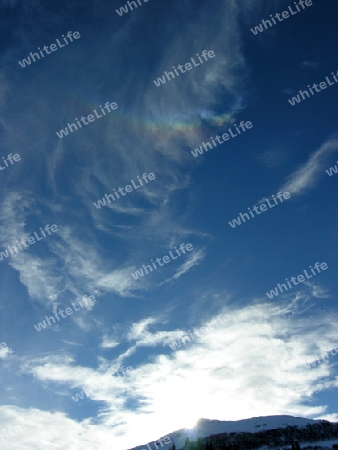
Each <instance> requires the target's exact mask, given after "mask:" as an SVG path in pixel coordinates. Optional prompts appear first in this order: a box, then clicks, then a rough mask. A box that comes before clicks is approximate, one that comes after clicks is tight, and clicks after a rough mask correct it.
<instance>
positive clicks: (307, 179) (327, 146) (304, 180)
mask: <svg viewBox="0 0 338 450" xmlns="http://www.w3.org/2000/svg"><path fill="white" fill-rule="evenodd" d="M337 150H338V139H329V140H328V141H326V142H325V143H324V144H323V145H322V146H321V147H320V148H319V149H318V150H316V151H315V152H314V153H312V155H311V156H310V157H309V159H308V160H307V161H306V162H305V163H303V164H302V165H301V166H300V167H299V168H298V169H297V170H295V171H294V172H293V173H292V174H291V175H290V176H289V177H288V179H287V181H286V182H285V183H284V185H283V186H282V187H281V188H280V189H279V190H280V191H288V192H289V193H290V194H291V195H301V194H303V193H305V192H306V191H307V190H309V189H311V188H312V187H314V185H315V184H316V182H317V181H318V179H319V177H320V175H323V173H322V172H323V171H324V164H325V163H326V162H327V157H328V155H330V154H331V153H333V152H335V151H337ZM324 173H325V172H324Z"/></svg>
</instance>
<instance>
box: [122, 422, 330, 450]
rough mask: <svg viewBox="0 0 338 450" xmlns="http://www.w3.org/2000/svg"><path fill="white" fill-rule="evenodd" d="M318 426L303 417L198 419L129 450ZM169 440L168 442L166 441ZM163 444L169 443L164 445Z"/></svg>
mask: <svg viewBox="0 0 338 450" xmlns="http://www.w3.org/2000/svg"><path fill="white" fill-rule="evenodd" d="M316 423H318V424H320V423H322V420H312V419H306V418H303V417H293V416H284V415H283V416H262V417H252V418H251V419H243V420H236V421H230V420H229V421H228V420H225V421H222V420H209V419H200V420H199V421H198V422H197V424H196V425H195V427H194V428H191V429H184V428H182V429H180V430H177V431H174V432H172V433H169V434H168V435H167V436H165V437H161V438H159V439H157V440H156V441H152V442H148V443H146V444H143V445H140V446H137V447H134V448H133V449H129V450H169V448H171V446H172V445H173V443H175V446H176V448H177V449H178V450H179V449H181V448H183V447H184V443H185V440H186V438H189V440H190V441H197V439H198V438H205V437H209V436H212V435H215V434H219V433H240V432H248V433H257V432H259V431H263V430H274V429H277V428H285V427H287V426H298V427H299V428H303V427H306V425H308V424H316ZM168 437H169V438H170V442H169V441H168ZM164 442H169V443H167V444H165V443H164Z"/></svg>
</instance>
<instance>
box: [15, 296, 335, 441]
mask: <svg viewBox="0 0 338 450" xmlns="http://www.w3.org/2000/svg"><path fill="white" fill-rule="evenodd" d="M291 299H292V297H291ZM294 308H295V305H294V304H293V303H292V300H291V302H289V303H288V302H287V301H286V300H284V302H283V304H280V305H271V304H270V303H261V302H257V304H256V305H253V306H247V307H244V308H242V309H234V308H229V305H228V306H227V311H226V313H227V314H228V315H229V316H230V320H229V321H226V322H222V321H220V320H218V317H215V318H212V319H210V320H209V321H208V322H206V323H203V324H201V325H200V327H202V326H204V327H206V329H205V330H204V331H203V332H202V331H201V330H200V327H196V329H197V330H198V329H199V330H200V331H201V332H200V335H199V336H196V339H194V340H192V341H191V342H189V343H187V344H186V345H185V346H183V347H181V348H180V349H178V350H177V351H176V352H173V351H172V350H169V349H166V348H165V349H163V350H162V351H161V352H160V353H158V350H156V356H153V357H152V358H151V359H147V360H145V361H143V362H141V361H139V362H138V364H137V365H133V364H130V363H129V361H128V358H129V356H131V354H133V357H135V356H137V355H138V352H139V351H141V347H142V346H148V345H154V344H155V343H156V342H158V343H164V342H165V340H166V339H167V340H168V342H169V340H170V339H171V340H173V339H177V338H178V336H181V335H182V334H185V333H186V330H176V331H170V330H167V331H163V330H159V329H158V325H159V324H161V323H162V322H163V320H162V319H160V318H156V317H149V318H146V319H143V320H142V321H139V322H137V323H135V324H133V325H132V326H131V328H130V330H129V332H128V333H127V335H126V340H127V342H128V341H130V340H133V341H135V343H134V344H133V345H132V347H131V348H130V349H132V352H129V351H127V352H125V353H124V354H123V355H122V354H121V355H120V356H117V357H116V358H114V359H113V360H111V361H107V360H104V359H101V363H100V365H99V366H98V367H97V368H96V369H95V368H90V367H83V366H81V365H79V364H76V363H75V361H74V358H72V357H71V356H66V355H63V356H60V355H55V356H47V357H45V358H39V359H34V360H31V361H26V362H25V363H24V364H23V366H22V370H24V372H25V373H27V374H29V373H31V374H34V376H35V377H36V379H37V380H40V382H41V383H43V384H42V385H43V386H48V385H49V384H51V383H52V384H54V385H55V383H57V385H59V386H63V390H65V389H66V387H67V386H68V388H69V389H70V388H72V389H76V390H77V391H81V390H83V391H84V392H85V394H86V397H88V398H89V399H91V400H93V401H101V402H102V401H103V402H105V403H106V406H105V407H104V408H102V411H101V413H99V416H98V417H99V423H98V424H97V425H96V426H95V427H94V426H93V424H91V421H90V420H84V421H82V422H81V423H80V424H76V423H74V424H73V426H76V427H80V428H81V430H82V433H83V435H84V436H89V435H90V436H91V438H92V439H93V442H94V440H95V442H96V445H98V446H99V445H102V448H103V449H105V448H106V447H105V445H106V444H104V439H105V438H106V430H107V428H109V427H112V428H111V429H110V433H111V438H110V441H111V439H113V441H114V448H116V449H121V450H122V449H125V448H128V447H131V446H136V445H138V444H140V443H141V442H149V441H151V440H153V439H155V438H156V437H158V436H159V435H164V434H166V433H168V432H170V431H173V430H175V429H178V428H182V427H184V426H186V424H187V422H188V423H189V424H190V423H191V422H192V421H194V420H195V419H198V418H199V417H210V418H213V417H217V418H218V419H219V420H226V419H232V420H236V419H241V418H243V417H245V416H247V411H248V405H250V414H251V415H253V416H255V415H256V416H259V415H269V414H271V415H272V414H291V415H298V416H314V415H315V416H318V415H321V416H325V411H326V407H325V405H322V406H320V405H319V406H316V407H314V406H311V405H309V404H305V403H304V399H308V398H311V396H312V395H314V394H315V393H316V392H318V391H320V390H323V389H329V388H332V387H334V386H335V385H336V382H335V381H334V380H332V381H330V377H329V375H330V372H331V369H330V366H331V364H332V363H334V361H333V360H334V357H332V358H331V359H329V360H328V361H325V362H323V363H321V364H320V365H318V366H316V367H314V368H312V369H307V368H306V366H305V363H308V362H310V361H313V359H314V356H315V355H316V354H318V353H320V352H322V351H324V350H327V349H329V348H334V347H336V346H337V341H336V339H337V338H336V322H337V317H335V315H334V314H332V313H330V314H326V313H324V312H319V313H318V314H317V315H316V316H314V317H313V316H312V317H311V318H309V319H307V320H304V319H303V320H302V321H300V320H299V316H297V315H290V314H285V311H290V310H292V309H294ZM323 323H325V333H323V330H322V326H323ZM138 349H139V350H138ZM121 363H123V364H124V365H125V366H132V368H133V370H132V371H130V372H129V373H128V375H126V376H119V377H116V376H112V375H111V373H112V372H114V371H115V370H117V368H118V366H119V365H120V364H121ZM256 386H262V388H261V389H260V390H257V389H255V387H256ZM69 395H70V393H69ZM127 399H129V401H131V400H133V401H135V402H136V404H137V406H136V407H135V408H133V409H130V408H129V407H128V406H127V403H126V402H127ZM224 402H226V404H227V409H226V411H225V410H224ZM179 405H185V406H184V408H179V407H178V406H179ZM173 411H174V412H175V414H173ZM227 411H228V412H227ZM229 411H231V414H230V413H229ZM113 424H114V426H113ZM135 429H137V430H138V432H137V434H136V435H135ZM89 433H91V434H89ZM32 434H34V428H32ZM94 438H95V439H94ZM59 439H60V440H61V442H62V439H63V438H62V437H61V436H60V435H59ZM65 439H66V438H65ZM65 442H66V441H65ZM83 445H84V448H86V444H85V443H84V444H83ZM37 448H39V447H37ZM67 448H72V447H67ZM88 448H90V447H88ZM107 448H108V447H107ZM18 449H19V450H21V448H20V446H18Z"/></svg>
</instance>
